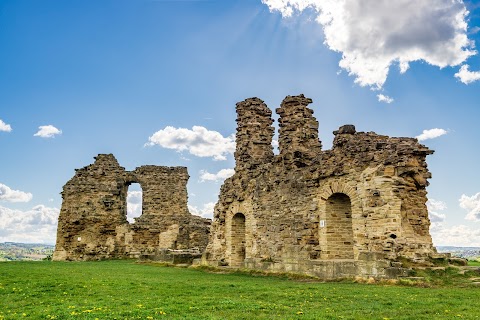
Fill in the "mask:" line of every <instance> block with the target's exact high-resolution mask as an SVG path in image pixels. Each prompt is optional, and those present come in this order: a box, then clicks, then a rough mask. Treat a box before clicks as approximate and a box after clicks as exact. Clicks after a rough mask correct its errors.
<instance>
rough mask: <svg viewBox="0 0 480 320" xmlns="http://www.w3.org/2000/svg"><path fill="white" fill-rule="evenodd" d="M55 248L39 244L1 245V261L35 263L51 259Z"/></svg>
mask: <svg viewBox="0 0 480 320" xmlns="http://www.w3.org/2000/svg"><path fill="white" fill-rule="evenodd" d="M54 250H55V246H53V245H48V244H38V243H16V242H5V243H0V261H35V260H44V259H49V258H51V256H52V254H53V251H54Z"/></svg>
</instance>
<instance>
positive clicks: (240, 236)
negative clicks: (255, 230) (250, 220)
mask: <svg viewBox="0 0 480 320" xmlns="http://www.w3.org/2000/svg"><path fill="white" fill-rule="evenodd" d="M230 243H231V250H230V252H231V259H230V265H231V266H232V267H241V266H242V265H243V262H244V261H245V215H244V214H243V213H240V212H238V213H236V214H235V215H234V216H233V217H232V223H231V242H230Z"/></svg>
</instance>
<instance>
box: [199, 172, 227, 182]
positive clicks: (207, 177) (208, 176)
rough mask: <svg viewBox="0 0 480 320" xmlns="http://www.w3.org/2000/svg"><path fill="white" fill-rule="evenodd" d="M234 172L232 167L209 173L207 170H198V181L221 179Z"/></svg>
mask: <svg viewBox="0 0 480 320" xmlns="http://www.w3.org/2000/svg"><path fill="white" fill-rule="evenodd" d="M234 173H235V170H234V169H222V170H220V171H218V172H217V173H210V172H208V171H204V170H202V171H200V181H201V182H205V181H223V180H225V179H227V178H229V177H231V176H233V174H234Z"/></svg>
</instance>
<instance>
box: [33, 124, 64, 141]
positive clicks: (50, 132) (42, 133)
mask: <svg viewBox="0 0 480 320" xmlns="http://www.w3.org/2000/svg"><path fill="white" fill-rule="evenodd" d="M60 134H62V130H59V129H57V128H55V127H54V126H52V125H50V124H49V125H47V126H40V127H38V132H37V133H35V134H34V135H33V136H34V137H40V138H54V137H55V136H56V135H60Z"/></svg>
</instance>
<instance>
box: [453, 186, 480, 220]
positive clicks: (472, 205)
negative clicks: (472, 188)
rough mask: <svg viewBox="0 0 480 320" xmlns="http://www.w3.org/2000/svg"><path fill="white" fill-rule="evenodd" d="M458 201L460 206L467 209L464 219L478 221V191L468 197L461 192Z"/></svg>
mask: <svg viewBox="0 0 480 320" xmlns="http://www.w3.org/2000/svg"><path fill="white" fill-rule="evenodd" d="M458 201H459V203H460V207H461V208H462V209H465V210H467V211H468V214H467V216H466V217H465V219H467V220H471V221H480V192H479V193H477V194H475V195H473V196H470V197H469V196H467V195H465V194H462V196H461V197H460V199H459V200H458Z"/></svg>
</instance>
